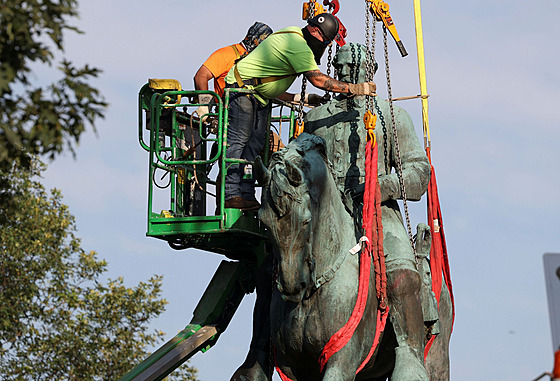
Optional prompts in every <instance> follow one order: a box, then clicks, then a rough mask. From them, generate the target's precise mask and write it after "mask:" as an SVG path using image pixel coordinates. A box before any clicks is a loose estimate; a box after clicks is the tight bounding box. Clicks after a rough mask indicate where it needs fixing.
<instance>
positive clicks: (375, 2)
mask: <svg viewBox="0 0 560 381" xmlns="http://www.w3.org/2000/svg"><path fill="white" fill-rule="evenodd" d="M367 1H368V2H369V3H370V4H369V10H370V12H371V14H372V15H374V16H375V17H376V19H377V21H383V24H384V25H385V27H387V29H388V30H389V32H390V33H391V36H393V39H394V40H395V42H396V43H397V47H398V48H399V52H400V53H401V56H403V57H405V56H407V55H408V53H407V52H406V49H405V48H404V45H403V43H402V41H401V39H400V38H399V34H398V33H397V27H396V26H395V23H394V22H393V19H392V18H391V14H390V13H389V4H387V3H386V2H384V1H383V0H367Z"/></svg>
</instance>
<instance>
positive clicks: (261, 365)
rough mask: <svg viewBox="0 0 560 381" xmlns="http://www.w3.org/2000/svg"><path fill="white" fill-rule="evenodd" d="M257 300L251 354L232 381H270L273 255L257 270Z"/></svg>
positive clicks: (271, 365)
mask: <svg viewBox="0 0 560 381" xmlns="http://www.w3.org/2000/svg"><path fill="white" fill-rule="evenodd" d="M256 288H257V300H256V301H255V309H254V310H253V338H252V339H251V346H250V348H249V353H248V354H247V358H246V359H245V361H244V362H243V364H242V365H241V366H240V367H239V368H238V369H237V370H236V371H235V373H234V374H233V376H232V377H231V379H230V381H269V380H271V379H272V371H273V364H272V360H271V357H270V301H271V297H272V253H269V254H268V256H267V258H266V259H265V260H264V262H263V264H262V265H261V266H260V267H259V269H258V270H257V287H256Z"/></svg>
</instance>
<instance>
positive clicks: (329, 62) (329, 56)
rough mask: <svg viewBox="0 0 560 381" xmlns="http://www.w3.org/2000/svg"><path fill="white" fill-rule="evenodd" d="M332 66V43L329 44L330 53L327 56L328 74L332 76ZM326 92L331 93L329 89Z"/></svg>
mask: <svg viewBox="0 0 560 381" xmlns="http://www.w3.org/2000/svg"><path fill="white" fill-rule="evenodd" d="M331 66H332V44H330V45H329V54H328V57H327V75H328V76H329V77H330V76H331ZM325 94H329V92H328V91H325Z"/></svg>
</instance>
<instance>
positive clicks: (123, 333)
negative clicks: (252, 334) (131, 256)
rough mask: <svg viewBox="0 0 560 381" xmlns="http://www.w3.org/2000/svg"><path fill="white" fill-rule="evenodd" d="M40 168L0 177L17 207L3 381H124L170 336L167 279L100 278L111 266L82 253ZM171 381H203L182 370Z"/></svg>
mask: <svg viewBox="0 0 560 381" xmlns="http://www.w3.org/2000/svg"><path fill="white" fill-rule="evenodd" d="M41 170H42V164H40V163H38V161H34V160H32V161H30V166H29V167H28V168H21V167H18V166H17V165H15V166H13V167H12V169H11V170H10V171H5V170H4V171H0V177H1V178H3V179H4V180H6V179H8V180H7V183H8V184H9V186H8V187H7V188H6V189H4V192H5V193H9V194H10V195H11V196H12V197H11V199H12V200H13V204H12V206H13V208H12V209H11V210H9V211H6V210H2V211H0V215H1V221H0V250H1V252H0V255H1V256H0V378H1V379H2V380H7V381H9V380H63V379H64V380H117V379H118V378H119V377H121V376H122V375H124V374H125V373H126V372H127V371H128V370H130V369H131V368H132V366H133V365H135V364H136V363H139V362H140V361H141V360H143V359H144V358H145V357H146V356H147V347H148V346H152V345H154V344H156V342H159V341H160V340H161V338H162V335H163V333H162V332H150V331H149V329H148V324H149V322H150V320H151V319H153V318H155V317H157V316H158V315H159V314H160V313H161V312H163V310H164V306H165V304H166V301H165V300H162V299H161V298H160V296H161V277H159V276H154V277H153V278H151V279H149V280H148V281H147V282H140V283H139V284H138V285H137V286H136V287H132V288H129V287H127V286H125V284H124V281H123V279H122V278H118V279H115V280H108V281H106V282H105V283H104V282H102V281H101V278H102V276H103V274H104V272H105V271H106V266H107V264H106V263H105V261H103V260H99V259H98V257H97V254H96V253H95V252H86V251H84V250H83V249H82V248H81V243H80V240H79V239H78V238H77V237H76V236H75V231H76V227H75V221H74V217H73V216H72V215H71V214H70V213H69V211H68V207H67V206H66V205H64V204H63V203H62V196H61V194H60V192H59V191H58V190H52V191H50V192H47V191H46V190H45V189H44V187H43V186H42V185H41V184H40V183H39V182H38V181H36V178H37V175H39V174H40V171H41ZM170 379H171V380H195V379H196V370H195V369H192V368H190V367H188V366H187V365H184V366H183V367H182V368H181V369H180V370H179V371H178V372H175V374H174V375H173V376H172V378H170Z"/></svg>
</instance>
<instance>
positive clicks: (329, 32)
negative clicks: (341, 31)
mask: <svg viewBox="0 0 560 381" xmlns="http://www.w3.org/2000/svg"><path fill="white" fill-rule="evenodd" d="M307 23H308V24H309V25H313V26H316V27H318V28H319V29H321V32H323V35H324V36H325V37H326V38H327V39H328V40H329V41H332V40H334V38H335V37H336V35H337V34H338V20H337V19H336V17H335V16H333V15H331V14H330V13H327V12H325V13H321V14H318V15H317V16H315V17H313V18H310V19H309V20H307Z"/></svg>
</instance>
